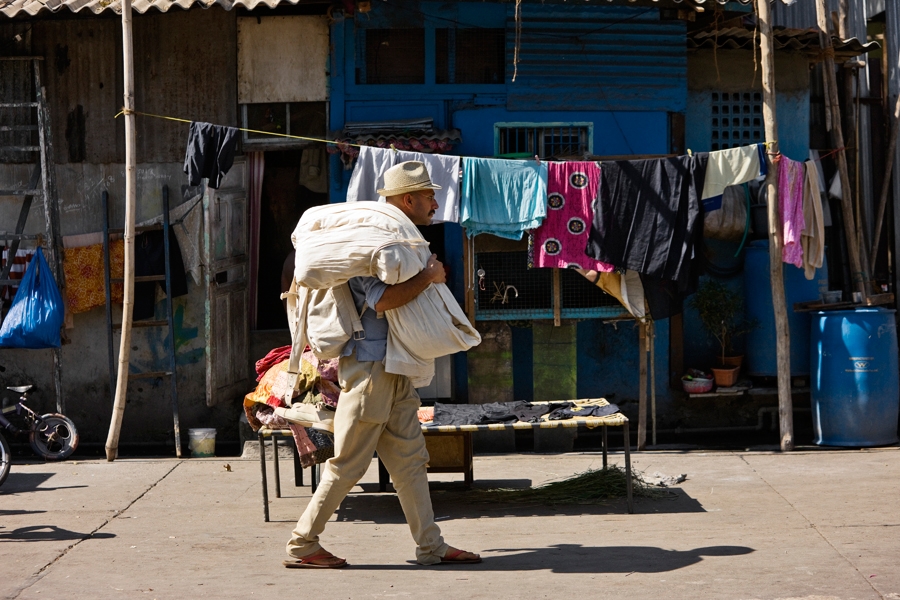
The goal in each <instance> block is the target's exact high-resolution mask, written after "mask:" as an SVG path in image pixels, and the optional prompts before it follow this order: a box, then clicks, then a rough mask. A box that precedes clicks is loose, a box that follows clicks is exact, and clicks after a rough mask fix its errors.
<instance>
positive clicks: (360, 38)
mask: <svg viewBox="0 0 900 600" xmlns="http://www.w3.org/2000/svg"><path fill="white" fill-rule="evenodd" d="M356 48H357V53H358V55H357V57H356V83H358V84H415V83H425V30H424V29H359V30H357V40H356Z"/></svg>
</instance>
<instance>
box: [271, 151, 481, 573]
mask: <svg viewBox="0 0 900 600" xmlns="http://www.w3.org/2000/svg"><path fill="white" fill-rule="evenodd" d="M384 183H385V187H384V189H381V190H378V193H379V194H381V195H382V196H385V197H386V198H387V202H388V203H389V204H392V205H393V206H395V207H397V208H399V209H400V210H401V211H403V213H404V214H405V215H406V216H407V217H409V219H410V220H411V221H412V222H413V223H415V224H416V225H430V224H431V220H432V217H433V216H434V212H435V210H436V209H437V208H438V204H437V202H435V200H434V191H433V190H436V189H440V186H437V185H434V184H433V183H432V182H431V178H430V177H429V175H428V171H427V170H426V168H425V165H424V164H423V163H421V162H417V161H409V162H405V163H400V164H398V165H395V166H393V167H391V168H390V169H388V170H387V171H386V172H385V174H384ZM445 279H446V275H445V272H444V266H443V265H442V264H441V262H440V261H438V260H437V257H436V256H435V255H434V254H432V255H431V257H430V259H429V260H428V264H427V266H426V268H425V269H424V270H422V271H421V272H420V273H419V274H418V275H416V276H414V277H412V278H411V279H408V280H407V281H404V282H402V283H398V284H396V285H387V284H385V283H384V282H382V281H380V280H379V279H377V278H375V277H354V278H353V279H351V280H350V290H351V292H352V294H353V299H354V301H355V303H356V308H357V310H358V311H359V312H360V314H361V321H362V324H363V327H364V329H365V338H364V339H351V340H350V341H349V342H348V344H347V346H346V347H345V348H344V353H343V356H342V357H341V359H340V367H339V371H338V375H339V380H340V384H341V398H340V401H339V402H338V408H337V412H336V414H335V418H334V437H335V447H334V451H335V455H334V458H332V459H330V460H329V461H328V462H327V463H326V464H325V468H324V473H323V475H322V480H321V482H320V483H319V487H318V489H317V490H316V493H315V494H314V495H313V497H312V499H310V502H309V505H308V506H307V507H306V510H305V511H304V513H303V515H302V516H301V517H300V520H299V521H298V522H297V526H296V527H295V528H294V531H293V535H292V536H291V539H290V541H289V542H288V543H287V553H288V555H289V556H290V557H291V558H290V560H286V561H284V565H285V566H286V567H288V568H307V567H309V568H340V567H344V566H346V565H347V561H346V560H345V559H343V558H338V557H336V556H334V555H333V554H331V553H330V552H328V551H327V550H325V549H324V548H322V546H321V545H320V544H319V534H321V533H322V531H323V530H324V529H325V524H326V523H327V522H328V520H329V519H330V518H331V515H332V514H334V511H335V510H337V508H338V506H339V505H340V503H341V502H342V501H343V499H344V498H345V497H346V495H347V494H348V493H349V492H350V490H351V489H352V488H353V486H355V485H356V483H357V482H358V481H359V480H360V478H361V477H362V476H363V475H364V474H365V472H366V470H367V469H368V468H369V465H370V464H371V462H372V456H373V454H374V452H376V451H377V452H378V456H379V457H380V458H381V460H382V462H383V463H384V465H385V467H387V470H388V472H390V474H391V477H392V479H393V481H394V487H395V489H396V490H397V496H398V498H399V499H400V506H401V507H402V508H403V514H404V515H405V516H406V521H407V523H408V524H409V528H410V531H411V533H412V536H413V539H414V540H415V542H416V544H417V548H416V560H417V561H418V562H419V564H422V565H434V564H453V563H456V564H470V563H477V562H481V557H480V556H478V555H477V554H473V553H471V552H465V551H462V550H457V549H455V548H452V547H450V546H449V545H447V544H446V543H445V542H444V539H443V537H442V536H441V530H440V528H439V527H438V526H437V525H436V524H435V522H434V511H433V510H432V507H431V495H430V493H429V491H428V479H427V476H426V470H425V469H426V465H427V463H428V452H427V451H426V449H425V438H424V437H423V436H422V430H421V428H420V425H419V419H418V416H417V414H416V411H417V409H418V408H419V406H420V405H421V403H420V401H419V396H418V394H417V393H416V391H415V389H414V388H413V387H412V385H411V384H410V381H409V379H408V378H407V377H405V376H403V375H394V374H391V373H387V372H385V370H384V364H383V363H384V357H385V351H386V346H387V334H388V322H387V319H385V318H384V317H383V316H380V313H382V312H384V311H386V310H390V309H392V308H398V307H400V306H403V305H404V304H406V303H407V302H410V301H411V300H413V299H414V298H415V297H416V296H418V295H419V294H420V293H421V292H423V291H424V290H425V289H426V288H427V287H428V286H429V285H431V284H432V283H443V282H444V281H445Z"/></svg>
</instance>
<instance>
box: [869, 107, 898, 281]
mask: <svg viewBox="0 0 900 600" xmlns="http://www.w3.org/2000/svg"><path fill="white" fill-rule="evenodd" d="M898 134H900V96H897V104H896V105H895V106H894V123H893V126H892V127H891V141H890V143H889V144H888V151H887V157H886V158H885V165H884V181H883V182H882V183H881V198H879V199H878V216H877V218H876V220H875V233H874V235H873V237H872V248H871V250H870V254H869V264H870V265H874V264H875V259H877V258H878V244H879V243H880V242H881V228H882V227H883V226H884V210H885V209H886V208H887V199H888V192H890V191H891V170H892V169H893V168H894V155H895V154H896V153H897V135H898Z"/></svg>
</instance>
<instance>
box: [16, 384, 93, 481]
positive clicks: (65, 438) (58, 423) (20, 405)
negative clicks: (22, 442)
mask: <svg viewBox="0 0 900 600" xmlns="http://www.w3.org/2000/svg"><path fill="white" fill-rule="evenodd" d="M32 387H34V386H31V385H22V386H11V387H8V388H6V389H8V390H10V391H12V392H15V393H16V394H21V396H20V397H19V401H18V402H15V403H13V402H11V401H10V400H9V399H8V398H3V407H2V410H0V431H2V432H3V433H0V484H2V483H3V481H4V480H5V479H6V476H7V475H8V474H9V462H10V450H9V444H7V443H6V442H7V440H6V439H5V438H4V437H3V435H4V434H7V435H11V437H23V438H24V437H26V436H27V437H28V443H29V444H31V449H32V450H34V453H35V454H37V455H38V456H40V457H41V458H43V459H46V460H62V459H64V458H68V457H69V456H71V455H72V453H73V452H75V448H77V447H78V430H77V429H76V428H75V424H74V423H73V422H72V421H71V419H69V418H68V417H66V416H64V415H61V414H59V413H48V414H46V415H39V414H37V413H36V412H34V411H33V410H31V409H30V408H28V407H27V406H25V402H26V401H27V400H28V396H27V395H28V392H29V391H30V390H31V388H32Z"/></svg>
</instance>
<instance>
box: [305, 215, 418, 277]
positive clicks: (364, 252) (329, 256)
mask: <svg viewBox="0 0 900 600" xmlns="http://www.w3.org/2000/svg"><path fill="white" fill-rule="evenodd" d="M291 241H292V242H293V243H294V248H295V249H296V250H297V252H296V258H295V260H294V278H295V279H296V280H297V283H298V284H299V285H300V286H303V287H308V288H312V289H324V288H331V287H335V286H337V285H340V284H342V283H346V282H347V281H349V280H350V279H352V278H353V277H377V278H378V279H380V280H382V281H383V282H385V283H386V284H388V285H394V284H396V283H400V282H402V281H406V280H407V279H409V278H410V277H413V276H414V275H416V274H417V273H418V272H419V271H421V270H422V265H423V264H424V262H425V261H427V260H428V257H429V256H431V253H430V251H429V250H428V242H427V241H426V240H425V239H424V238H423V237H422V234H421V233H420V232H419V229H418V228H417V227H416V226H415V225H414V224H413V222H412V221H410V220H409V217H407V216H406V215H405V214H403V211H401V210H400V209H399V208H397V207H396V206H392V205H390V204H379V203H375V202H366V203H365V204H347V203H341V204H327V205H325V206H316V207H314V208H310V209H308V210H307V211H306V212H305V213H303V217H302V218H301V219H300V222H299V223H298V224H297V227H296V228H295V229H294V233H293V234H291Z"/></svg>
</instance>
